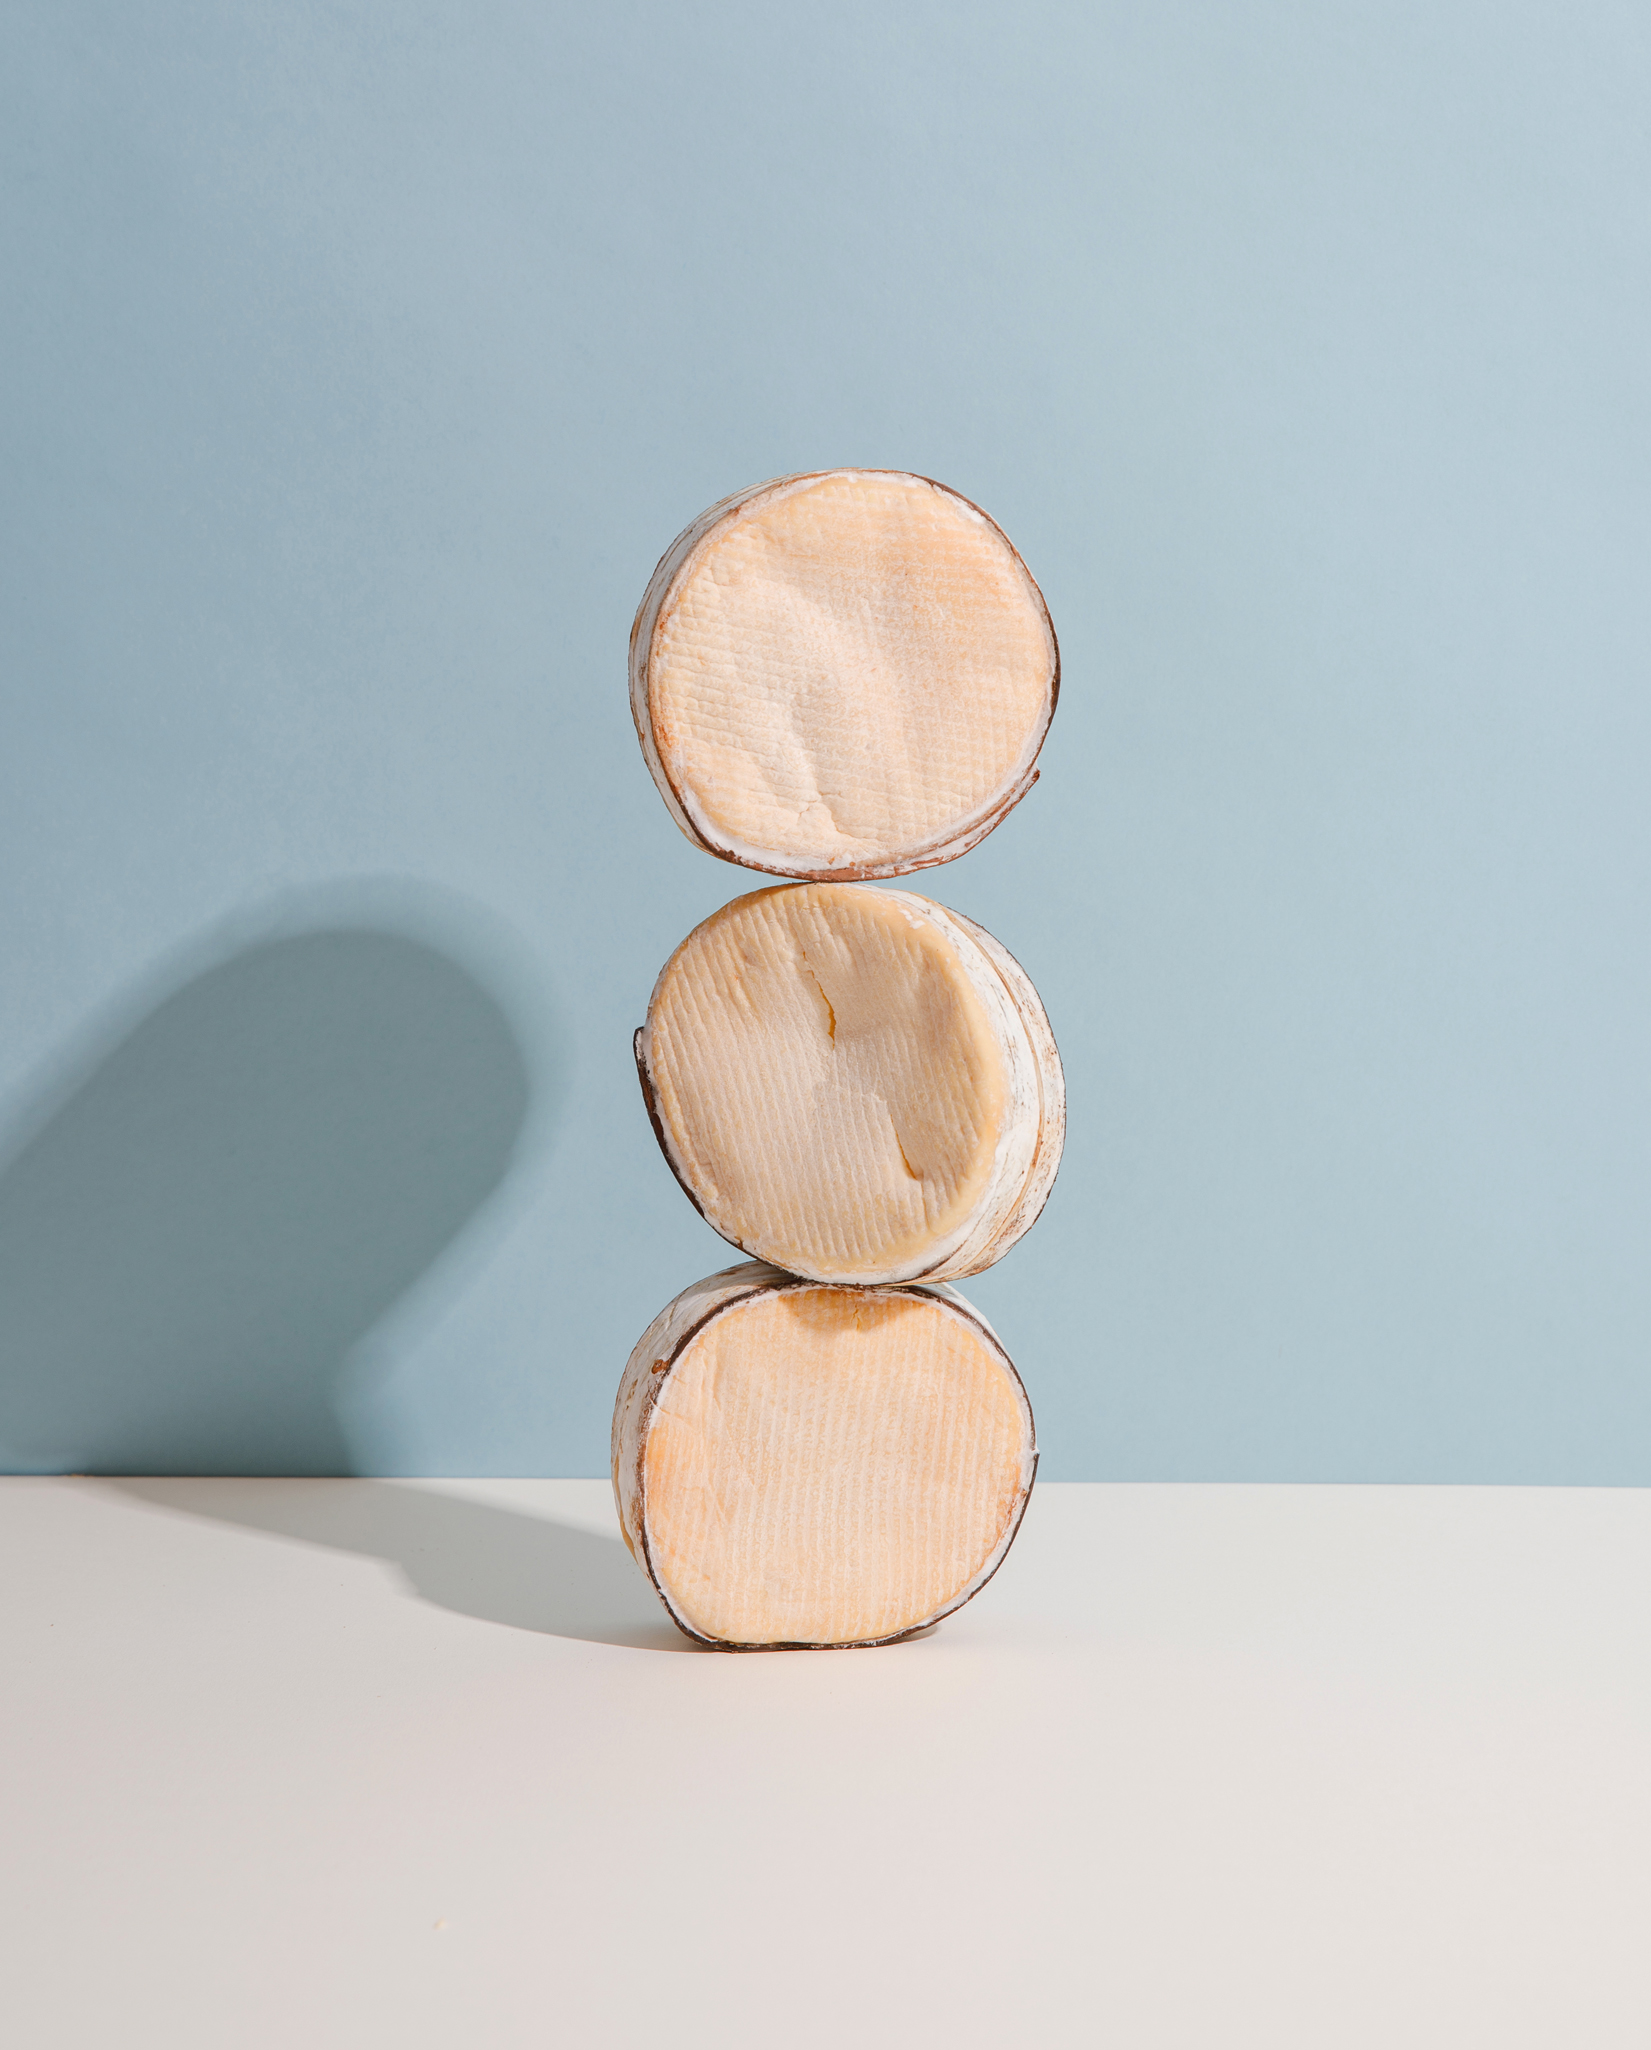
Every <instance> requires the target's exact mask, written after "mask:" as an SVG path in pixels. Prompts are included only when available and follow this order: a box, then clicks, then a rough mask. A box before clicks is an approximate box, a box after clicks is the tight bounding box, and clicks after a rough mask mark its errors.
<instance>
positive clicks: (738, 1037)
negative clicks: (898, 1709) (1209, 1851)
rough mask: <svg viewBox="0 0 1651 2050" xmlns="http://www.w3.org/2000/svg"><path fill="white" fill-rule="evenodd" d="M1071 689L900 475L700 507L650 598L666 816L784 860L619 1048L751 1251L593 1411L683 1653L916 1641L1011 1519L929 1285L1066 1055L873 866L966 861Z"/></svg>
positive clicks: (996, 1552) (980, 1258)
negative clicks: (610, 1411)
mask: <svg viewBox="0 0 1651 2050" xmlns="http://www.w3.org/2000/svg"><path fill="white" fill-rule="evenodd" d="M1059 676H1060V658H1059V653H1058V651H1057V648H1056V644H1055V635H1054V629H1053V628H1052V626H1051V625H1050V622H1049V615H1048V611H1047V609H1046V608H1045V606H1044V603H1043V598H1042V595H1041V593H1040V592H1039V590H1038V587H1037V585H1036V584H1035V583H1034V582H1033V581H1032V578H1031V576H1030V574H1029V573H1028V571H1027V569H1026V566H1025V564H1024V563H1023V562H1022V561H1021V559H1020V557H1019V556H1018V555H1017V554H1016V552H1015V550H1014V549H1013V548H1012V547H1011V546H1010V544H1009V542H1008V540H1007V539H1006V538H1005V536H1004V535H1003V534H1002V532H1001V531H1000V530H999V529H998V528H997V527H996V526H995V525H994V524H993V522H992V521H991V520H989V519H988V518H987V517H986V515H985V514H984V513H982V512H981V511H980V510H979V509H978V508H977V507H975V506H973V505H971V504H969V502H968V501H967V500H966V499H962V498H959V497H958V496H957V494H956V493H955V492H951V491H948V490H946V489H945V488H944V487H942V486H941V485H938V484H934V483H931V482H929V481H928V480H927V479H925V478H921V477H912V476H908V475H905V474H904V473H901V472H897V471H881V470H833V471H826V472H822V473H818V474H814V475H810V476H802V477H786V478H782V479H780V480H779V481H778V482H775V483H771V484H764V485H760V486H759V487H758V488H757V489H756V490H754V491H748V492H742V493H740V494H738V495H737V496H736V497H734V498H729V499H725V500H723V502H722V503H721V504H720V505H717V506H713V507H712V508H711V510H710V511H709V512H707V513H705V514H703V515H702V516H701V517H700V518H699V519H698V520H696V521H695V522H694V523H693V525H692V526H690V527H689V528H688V529H687V530H686V532H684V533H683V534H682V535H680V536H679V537H678V539H677V540H676V541H675V542H674V543H673V544H672V546H671V548H670V549H669V550H668V551H667V553H666V554H665V556H664V557H663V559H662V560H661V562H660V564H659V567H658V569H657V570H656V571H655V573H654V577H653V581H652V583H651V584H650V585H649V587H648V590H647V593H646V595H645V596H644V598H643V601H642V605H641V609H640V610H639V612H638V613H637V617H636V624H635V626H634V628H633V629H632V633H631V702H632V710H633V712H634V714H635V717H636V725H637V732H638V734H639V736H640V738H641V741H642V749H643V753H644V755H645V756H646V758H647V762H648V767H649V769H650V770H651V771H652V774H653V777H654V781H655V782H656V783H657V784H658V786H659V789H660V792H661V794H662V795H663V797H664V799H665V802H666V804H667V805H668V806H669V807H670V810H671V814H672V816H673V817H674V818H675V819H676V821H677V824H678V825H679V826H680V827H681V828H682V830H683V832H684V833H686V834H687V836H688V837H689V838H690V839H691V840H693V841H694V842H695V843H696V844H697V845H698V846H700V847H702V848H704V849H705V850H706V851H707V852H709V853H711V854H714V855H717V856H718V857H719V858H720V859H722V860H725V861H733V862H737V863H739V864H741V865H742V866H744V867H747V868H754V869H758V870H761V871H763V872H764V873H766V874H768V875H773V876H782V877H787V878H792V879H793V880H791V881H788V882H786V883H784V884H782V885H779V886H776V887H772V888H767V889H760V890H756V891H753V892H752V893H751V894H750V895H748V896H743V897H737V898H736V899H735V900H734V901H733V903H731V904H727V905H725V906H724V907H723V908H722V910H720V911H719V912H717V913H716V914H715V915H714V916H713V917H711V918H708V919H707V920H706V921H705V923H704V924H703V925H701V926H699V927H698V928H697V929H696V930H695V931H693V932H692V933H690V934H689V935H688V937H687V939H685V940H684V941H683V943H682V945H681V946H680V947H678V948H677V950H676V952H675V953H674V954H673V955H672V956H671V958H670V960H669V961H668V962H667V963H666V964H665V967H664V969H663V970H662V972H661V974H660V977H659V980H658V982H657V984H656V985H655V988H654V993H653V997H652V999H651V1001H650V1003H649V1005H648V1017H647V1022H646V1023H645V1024H644V1025H643V1026H642V1028H641V1030H640V1031H639V1032H638V1033H637V1035H636V1059H637V1068H638V1072H639V1074H640V1076H641V1080H642V1090H643V1095H644V1097H645V1099H646V1101H647V1106H648V1113H649V1116H650V1117H651V1119H652V1121H653V1126H654V1131H655V1134H656V1135H657V1137H658V1140H659V1144H660V1148H661V1151H662V1152H663V1153H664V1155H665V1158H666V1160H667V1161H668V1162H669V1164H670V1167H671V1170H672V1172H673V1173H674V1174H675V1175H676V1178H677V1180H678V1181H679V1182H680V1183H681V1185H682V1188H683V1189H684V1191H685V1192H686V1194H687V1195H688V1197H689V1199H690V1200H691V1201H692V1202H693V1203H694V1204H695V1205H696V1207H697V1208H698V1209H699V1211H700V1212H701V1214H702V1215H703V1216H704V1217H705V1218H706V1220H707V1221H708V1222H709V1223H710V1224H711V1225H712V1226H713V1227H714V1228H715V1229H716V1230H717V1231H718V1232H720V1233H721V1234H722V1236H723V1237H724V1238H725V1239H727V1240H728V1241H729V1242H730V1244H732V1245H734V1246H737V1247H738V1248H739V1249H740V1251H741V1252H743V1253H747V1254H749V1255H751V1258H750V1260H749V1261H747V1262H746V1263H744V1264H742V1265H740V1266H736V1267H730V1268H727V1269H726V1270H724V1271H723V1272H722V1273H720V1274H714V1275H712V1276H710V1277H709V1279H707V1280H704V1281H700V1282H696V1283H695V1284H694V1285H693V1286H692V1287H691V1288H688V1289H685V1290H684V1291H683V1293H682V1294H681V1295H679V1296H678V1297H677V1298H676V1300H675V1301H674V1302H672V1303H671V1304H669V1305H668V1306H667V1307H666V1308H665V1309H664V1310H662V1311H661V1312H660V1314H659V1316H658V1317H656V1318H655V1319H654V1321H653V1323H652V1324H651V1325H650V1326H649V1327H648V1329H647V1331H645V1332H644V1333H643V1335H642V1338H641V1340H640V1341H639V1343H638V1345H637V1347H636V1350H635V1352H634V1353H633V1354H632V1355H631V1359H630V1363H629V1365H628V1366H627V1367H626V1369H625V1374H624V1378H623V1380H622V1381H621V1384H620V1389H619V1400H618V1404H617V1406H616V1409H615V1412H614V1424H613V1473H614V1490H615V1494H616V1496H617V1498H618V1505H619V1517H620V1523H621V1526H622V1529H623V1532H624V1536H625V1541H626V1543H627V1544H628V1545H629V1546H630V1548H631V1552H632V1554H633V1556H634V1557H635V1558H636V1560H637V1562H638V1563H639V1564H640V1565H641V1566H642V1568H643V1570H644V1571H645V1572H646V1573H647V1575H648V1577H649V1579H650V1580H651V1581H652V1582H653V1584H654V1586H655V1588H656V1589H657V1590H658V1592H659V1595H660V1597H661V1599H662V1600H663V1601H664V1603H665V1606H666V1608H667V1609H668V1610H669V1611H670V1614H671V1615H672V1617H673V1618H674V1619H675V1621H676V1622H677V1623H678V1624H679V1625H680V1627H681V1628H682V1629H683V1630H685V1631H686V1632H687V1633H688V1634H689V1635H690V1636H691V1637H694V1638H697V1639H698V1640H700V1641H701V1642H703V1643H706V1644H712V1645H716V1646H718V1647H721V1648H723V1649H728V1650H758V1649H779V1648H782V1647H794V1648H802V1647H824V1646H842V1645H867V1644H887V1643H891V1642H893V1641H894V1640H896V1639H898V1638H901V1637H909V1636H911V1635H912V1634H913V1633H915V1632H917V1631H920V1630H924V1629H927V1628H928V1627H930V1626H931V1625H932V1624H934V1623H935V1622H936V1621H938V1619H939V1618H940V1617H942V1616H944V1615H947V1614H949V1613H950V1611H951V1610H953V1609H955V1608H957V1607H958V1606H959V1605H960V1604H961V1603H963V1602H965V1601H967V1600H968V1599H969V1597H970V1596H971V1595H972V1594H974V1593H975V1592H976V1591H977V1590H978V1589H979V1588H980V1587H981V1586H983V1585H984V1583H985V1582H986V1581H987V1580H988V1579H989V1578H990V1577H991V1575H992V1573H993V1572H994V1571H995V1570H996V1568H997V1566H998V1564H999V1562H1000V1561H1001V1560H1002V1558H1003V1556H1004V1554H1005V1552H1006V1551H1007V1550H1008V1548H1009V1545H1010V1544H1011V1542H1012V1541H1013V1539H1014V1535H1015V1531H1016V1529H1017V1528H1018V1526H1019V1523H1020V1518H1021V1515H1022V1513H1023V1511H1024V1509H1025V1507H1026V1501H1027V1497H1028V1495H1029V1494H1030V1491H1031V1486H1032V1477H1033V1473H1034V1470H1035V1468H1036V1465H1037V1449H1036V1444H1035V1440H1034V1436H1033V1428H1032V1412H1031V1409H1030V1406H1029V1405H1028V1403H1027V1400H1026V1393H1025V1390H1024V1389H1023V1388H1022V1386H1021V1383H1020V1378H1019V1376H1018V1375H1017V1374H1016V1372H1015V1370H1014V1367H1013V1366H1012V1365H1011V1363H1010V1361H1009V1358H1008V1355H1007V1354H1006V1353H1005V1352H1004V1350H1003V1348H1002V1346H1001V1345H1000V1344H999V1342H998V1340H997V1337H996V1335H995V1334H994V1332H993V1331H992V1329H991V1327H990V1326H989V1325H988V1324H987V1323H986V1320H985V1319H984V1318H983V1317H982V1316H981V1315H980V1314H979V1312H978V1311H977V1310H975V1309H974V1308H973V1307H972V1306H971V1305H970V1304H969V1303H968V1302H966V1301H965V1300H964V1298H963V1297H962V1296H960V1295H959V1294H957V1293H956V1291H955V1290H954V1289H952V1288H951V1287H949V1286H948V1285H947V1284H948V1283H949V1282H950V1281H951V1280H953V1279H955V1278H957V1277H959V1276H962V1275H968V1274H974V1273H978V1272H979V1271H980V1270H981V1269H982V1268H983V1267H989V1266H990V1265H991V1264H992V1262H993V1261H994V1260H997V1259H999V1258H1001V1257H1002V1255H1003V1254H1004V1253H1006V1252H1007V1251H1008V1249H1009V1248H1010V1246H1012V1245H1013V1244H1014V1243H1015V1241H1016V1240H1017V1239H1018V1238H1019V1237H1020V1236H1021V1234H1022V1233H1023V1232H1025V1231H1026V1230H1028V1229H1029V1228H1030V1226H1031V1225H1032V1224H1033V1223H1034V1222H1035V1220H1036V1218H1037V1216H1038V1213H1039V1211H1040V1210H1041V1209H1042V1208H1043V1204H1044V1202H1045V1199H1046V1198H1047V1197H1048V1194H1049V1190H1050V1187H1051V1185H1052V1183H1053V1182H1054V1178H1055V1170H1056V1168H1057V1167H1058V1165H1059V1162H1060V1153H1061V1142H1062V1138H1063V1135H1064V1129H1065V1091H1064V1085H1063V1082H1062V1077H1061V1065H1060V1056H1059V1055H1058V1054H1057V1052H1056V1050H1055V1041H1054V1038H1053V1036H1052V1034H1051V1033H1050V1030H1049V1022H1048V1019H1047V1018H1046V1017H1045V1015H1044V1010H1043V1006H1042V1004H1041V1003H1040V1002H1039V1001H1038V996H1037V992H1036V991H1035V990H1034V989H1033V987H1032V984H1031V982H1030V981H1029V980H1028V978H1027V976H1026V974H1025V972H1024V970H1023V969H1022V968H1021V967H1020V966H1019V964H1018V963H1017V962H1016V961H1015V960H1014V958H1013V957H1012V956H1011V955H1010V954H1009V953H1008V952H1007V951H1006V950H1005V949H1004V948H1003V947H1002V946H1001V945H1000V944H999V943H998V942H997V940H995V939H994V938H993V937H992V936H991V935H990V934H989V933H987V932H984V931H983V930H982V929H981V928H980V927H979V926H978V925H976V924H974V923H973V922H972V921H971V920H969V919H967V918H965V917H963V916H962V915H961V914H960V913H959V912H956V911H949V910H946V909H944V908H943V907H942V906H941V905H939V904H936V903H934V902H932V901H931V900H930V899H928V898H926V897H921V896H918V895H917V894H916V893H915V892H913V891H910V890H904V889H889V888H880V887H878V886H877V885H876V884H875V883H874V882H873V881H872V880H871V879H872V878H881V877H893V876H903V875H906V874H909V873H910V872H911V871H913V870H915V869H920V868H927V867H932V866H934V865H935V864H937V863H939V862H943V861H949V860H951V859H953V858H954V857H955V856H957V855H959V854H962V853H964V852H966V851H967V850H968V849H969V848H970V847H972V846H974V845H975V844H976V842H977V841H979V840H980V839H981V838H983V837H984V835H985V834H987V833H988V832H990V831H991V829H992V827H993V826H994V825H996V824H997V822H998V820H999V819H1001V818H1002V817H1003V816H1004V814H1005V813H1006V812H1007V811H1008V810H1009V809H1010V807H1011V806H1013V805H1014V804H1015V803H1017V802H1018V801H1019V799H1020V798H1021V797H1022V796H1024V794H1025V793H1026V791H1027V790H1028V789H1030V787H1031V785H1032V783H1033V782H1034V781H1035V780H1036V774H1037V771H1036V769H1035V767H1034V763H1035V761H1036V757H1037V753H1038V750H1039V748H1040V747H1041V745H1042V743H1043V737H1044V734H1045V732H1046V731H1047V729H1048V726H1049V721H1050V718H1051V716H1052V715H1053V712H1054V709H1055V697H1056V692H1057V689H1058V685H1059Z"/></svg>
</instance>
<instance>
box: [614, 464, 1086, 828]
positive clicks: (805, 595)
mask: <svg viewBox="0 0 1651 2050" xmlns="http://www.w3.org/2000/svg"><path fill="white" fill-rule="evenodd" d="M1053 656H1054V647H1053V639H1052V636H1051V634H1050V631H1049V627H1048V622H1047V618H1046V615H1045V613H1044V611H1043V607H1042V603H1041V600H1040V599H1039V598H1038V596H1037V594H1036V591H1035V589H1034V587H1033V586H1032V584H1031V580H1030V578H1029V577H1028V576H1027V574H1026V572H1025V570H1024V568H1023V567H1022V566H1021V564H1020V562H1019V561H1018V559H1017V558H1016V556H1015V554H1014V552H1013V550H1012V549H1011V548H1010V547H1009V546H1008V544H1007V543H1006V542H1005V541H1004V539H1003V536H1002V535H1001V534H999V533H998V532H997V531H996V529H995V528H993V527H992V526H991V524H990V523H989V522H988V521H986V520H984V519H982V518H981V517H980V516H979V515H978V514H976V513H974V512H973V511H972V510H971V509H970V508H968V507H967V506H965V505H964V504H963V503H962V502H961V501H960V500H958V499H957V498H955V497H954V496H953V495H952V494H950V493H949V492H944V491H941V490H938V489H936V488H935V487H934V486H932V485H929V484H926V483H924V482H922V481H921V480H919V479H914V478H905V477H899V476H890V475H879V474H877V473H870V474H865V473H850V474H849V475H847V476H832V477H826V478H824V479H821V480H819V481H817V482H810V483H807V484H805V485H803V486H801V487H800V488H798V489H796V490H793V491H790V492H787V493H784V494H781V495H779V496H777V497H776V498H774V499H772V500H769V501H766V502H761V501H759V503H758V505H757V507H756V509H755V510H753V511H751V512H749V513H748V514H742V515H740V516H737V517H736V518H735V519H734V520H733V521H732V522H730V523H729V524H728V525H726V526H724V527H723V528H722V529H720V530H719V531H717V532H716V533H715V534H714V535H713V537H712V539H711V541H710V544H709V545H708V547H707V548H706V550H705V551H704V553H703V554H702V556H701V558H700V560H699V561H698V563H697V564H696V565H695V566H694V567H693V569H692V570H691V571H690V573H689V575H688V577H687V579H686V581H685V583H684V585H683V586H682V588H681V589H680V590H679V592H678V593H677V595H676V597H675V599H674V601H673V602H671V603H670V604H669V606H668V609H667V610H666V611H665V613H664V614H663V615H662V617H661V619H660V621H659V622H658V625H657V627H656V630H655V641H654V647H653V652H652V657H651V664H650V669H649V696H648V703H649V713H650V718H651V721H652V725H653V730H654V740H655V744H656V746H657V747H658V750H659V753H660V756H661V758H662V760H663V762H664V764H665V766H666V770H667V773H668V775H669V776H670V778H671V781H672V782H673V784H674V785H675V786H676V787H677V789H678V791H679V794H681V795H682V797H683V799H684V801H685V803H686V804H687V805H688V808H689V810H690V812H691V813H694V814H697V817H698V819H699V820H700V821H701V822H708V823H709V824H710V825H711V826H712V827H713V828H714V829H715V831H716V832H717V833H718V834H719V835H720V836H721V837H722V838H724V839H726V840H730V841H732V842H734V843H737V845H738V846H740V847H745V848H750V849H755V850H760V851H769V852H772V853H774V854H775V855H777V856H778V857H780V858H782V859H784V860H787V861H790V862H794V863H796V864H797V865H799V866H801V865H807V864H810V863H818V864H821V865H824V864H826V863H830V862H838V863H853V862H856V861H871V860H875V859H879V858H883V857H885V856H887V855H888V854H890V853H898V852H899V851H901V850H904V849H916V848H920V847H922V846H924V845H925V844H927V843H929V842H931V841H934V840H937V839H941V838H944V837H945V835H946V833H947V831H948V829H949V828H954V827H955V826H956V824H957V823H958V822H959V821H962V820H966V819H968V818H970V817H971V816H972V815H973V814H975V813H977V812H978V811H980V810H981V808H982V807H983V806H986V805H987V804H988V801H989V800H991V799H993V798H994V796H995V795H996V794H998V793H1000V792H1001V791H1002V790H1003V789H1004V788H1005V786H1006V785H1007V784H1008V783H1009V782H1010V781H1011V780H1012V779H1013V777H1014V775H1015V773H1016V771H1017V769H1018V768H1019V767H1021V766H1023V765H1024V762H1025V761H1026V760H1028V759H1029V758H1030V752H1031V750H1032V749H1033V748H1034V747H1035V743H1036V740H1037V738H1038V737H1039V735H1040V734H1041V730H1042V726H1043V723H1044V721H1045V719H1046V716H1047V712H1048V707H1049V691H1050V679H1051V674H1052V669H1053Z"/></svg>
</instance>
